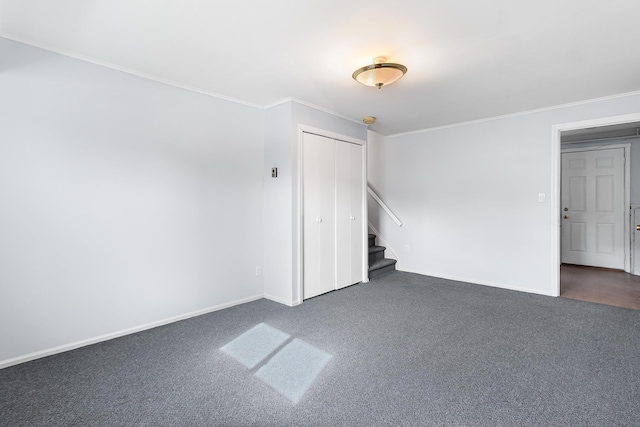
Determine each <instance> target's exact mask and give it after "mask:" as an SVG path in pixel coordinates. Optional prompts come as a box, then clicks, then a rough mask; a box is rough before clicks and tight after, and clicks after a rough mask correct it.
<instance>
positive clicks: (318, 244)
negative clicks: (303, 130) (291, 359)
mask: <svg viewBox="0 0 640 427" xmlns="http://www.w3.org/2000/svg"><path fill="white" fill-rule="evenodd" d="M334 157H335V154H334V144H333V141H332V140H330V139H328V138H323V137H320V136H317V135H312V134H304V138H303V168H304V178H303V191H304V201H303V224H304V226H303V233H304V235H303V269H304V275H303V280H304V298H311V297H314V296H316V295H320V294H323V293H325V292H329V291H331V290H333V289H335V252H334V248H335V165H334Z"/></svg>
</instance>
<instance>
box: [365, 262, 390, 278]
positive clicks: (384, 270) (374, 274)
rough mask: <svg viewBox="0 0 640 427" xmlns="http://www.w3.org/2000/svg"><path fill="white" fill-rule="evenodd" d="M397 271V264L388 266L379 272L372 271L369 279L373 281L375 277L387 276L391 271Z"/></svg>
mask: <svg viewBox="0 0 640 427" xmlns="http://www.w3.org/2000/svg"><path fill="white" fill-rule="evenodd" d="M395 269H396V265H395V264H391V265H388V266H386V267H383V268H379V269H378V270H374V271H370V272H369V279H373V278H375V277H380V276H382V275H384V274H387V273H389V272H391V271H395Z"/></svg>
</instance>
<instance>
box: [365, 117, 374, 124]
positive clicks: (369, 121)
mask: <svg viewBox="0 0 640 427" xmlns="http://www.w3.org/2000/svg"><path fill="white" fill-rule="evenodd" d="M375 122H376V118H375V117H373V116H365V117H363V118H362V123H364V124H365V125H372V124H374V123H375Z"/></svg>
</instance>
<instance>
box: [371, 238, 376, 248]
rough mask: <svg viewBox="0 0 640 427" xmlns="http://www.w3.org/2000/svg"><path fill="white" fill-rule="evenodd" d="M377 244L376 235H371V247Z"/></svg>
mask: <svg viewBox="0 0 640 427" xmlns="http://www.w3.org/2000/svg"><path fill="white" fill-rule="evenodd" d="M375 245H376V238H375V237H369V247H371V246H375Z"/></svg>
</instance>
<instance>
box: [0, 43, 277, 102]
mask: <svg viewBox="0 0 640 427" xmlns="http://www.w3.org/2000/svg"><path fill="white" fill-rule="evenodd" d="M0 37H1V38H4V39H7V40H11V41H14V42H17V43H21V44H24V45H27V46H31V47H35V48H38V49H42V50H46V51H48V52H52V53H57V54H59V55H63V56H66V57H69V58H73V59H77V60H80V61H83V62H88V63H90V64H94V65H99V66H101V67H105V68H110V69H112V70H116V71H120V72H123V73H126V74H131V75H133V76H136V77H140V78H143V79H146V80H151V81H154V82H157V83H162V84H165V85H169V86H173V87H177V88H179V89H184V90H188V91H190V92H195V93H199V94H201V95H206V96H210V97H212V98H218V99H222V100H224V101H229V102H234V103H236V104H242V105H246V106H248V107H253V108H259V109H264V108H265V107H264V106H262V105H258V104H254V103H251V102H247V101H243V100H241V99H237V98H232V97H230V96H225V95H220V94H218V93H215V92H210V91H207V90H203V89H199V88H196V87H193V86H189V85H185V84H182V83H178V82H174V81H172V80H169V79H165V78H162V77H158V76H154V75H153V74H147V73H142V72H139V71H136V70H132V69H130V68H126V67H121V66H119V65H115V64H112V63H110V62H107V61H102V60H99V59H96V58H92V57H90V56H85V55H80V54H78V53H75V52H71V51H68V50H64V49H59V48H57V47H54V46H51V45H48V44H45V43H40V42H36V41H33V40H29V39H25V38H23V37H19V36H15V35H13V34H9V33H6V32H4V31H0Z"/></svg>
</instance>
